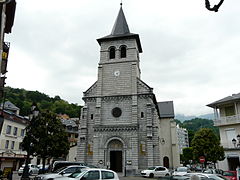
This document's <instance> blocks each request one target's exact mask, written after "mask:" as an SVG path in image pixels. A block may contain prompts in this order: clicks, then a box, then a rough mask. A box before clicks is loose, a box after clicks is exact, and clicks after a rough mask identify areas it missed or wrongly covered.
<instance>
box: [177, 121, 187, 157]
mask: <svg viewBox="0 0 240 180" xmlns="http://www.w3.org/2000/svg"><path fill="white" fill-rule="evenodd" d="M176 130H177V139H178V146H179V149H178V151H179V154H182V153H183V149H184V148H188V147H189V139H188V131H187V129H186V128H181V127H179V124H178V125H177V128H176Z"/></svg>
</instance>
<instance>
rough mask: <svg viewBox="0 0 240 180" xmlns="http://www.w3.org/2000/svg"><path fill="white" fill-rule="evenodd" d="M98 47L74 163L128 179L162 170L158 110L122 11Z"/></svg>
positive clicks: (139, 50) (137, 44) (138, 44)
mask: <svg viewBox="0 0 240 180" xmlns="http://www.w3.org/2000/svg"><path fill="white" fill-rule="evenodd" d="M97 41H98V43H99V45H100V62H99V65H98V77H97V81H96V82H95V83H93V85H92V86H91V87H90V88H89V89H88V90H87V91H85V92H84V96H83V100H84V102H85V105H84V107H83V108H82V111H81V120H80V130H79V142H78V151H77V161H81V162H86V163H88V164H93V165H97V166H99V167H103V168H109V169H112V170H114V171H116V172H123V173H127V174H134V173H137V172H139V170H141V169H145V168H147V167H149V166H153V165H160V164H162V162H161V160H160V159H161V158H160V153H159V152H160V141H159V119H160V114H159V109H158V104H157V101H156V97H155V95H154V93H153V89H152V88H151V87H149V86H148V85H147V84H146V83H145V82H143V81H142V80H141V78H140V75H141V71H140V59H139V54H140V53H142V47H141V42H140V38H139V35H138V34H134V33H131V32H130V30H129V28H128V24H127V21H126V19H125V16H124V13H123V10H122V7H121V8H120V10H119V13H118V16H117V19H116V21H115V24H114V26H113V29H112V32H111V34H110V35H108V36H105V37H103V38H99V39H97Z"/></svg>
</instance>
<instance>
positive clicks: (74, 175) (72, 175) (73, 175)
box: [68, 170, 86, 178]
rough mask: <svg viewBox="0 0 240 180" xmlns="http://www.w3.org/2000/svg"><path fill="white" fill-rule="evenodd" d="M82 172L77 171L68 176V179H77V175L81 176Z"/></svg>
mask: <svg viewBox="0 0 240 180" xmlns="http://www.w3.org/2000/svg"><path fill="white" fill-rule="evenodd" d="M84 171H86V170H79V171H77V172H74V173H72V174H70V175H69V176H68V177H70V178H75V177H77V176H78V175H79V174H81V173H82V172H84Z"/></svg>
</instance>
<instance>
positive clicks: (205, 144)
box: [192, 128, 225, 167]
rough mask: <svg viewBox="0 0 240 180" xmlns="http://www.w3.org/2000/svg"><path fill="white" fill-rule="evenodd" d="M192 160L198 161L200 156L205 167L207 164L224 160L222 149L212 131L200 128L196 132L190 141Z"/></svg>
mask: <svg viewBox="0 0 240 180" xmlns="http://www.w3.org/2000/svg"><path fill="white" fill-rule="evenodd" d="M192 148H193V158H194V159H195V160H196V161H198V159H199V157H200V156H204V157H205V164H204V165H205V167H206V164H207V162H209V161H210V162H213V163H216V162H217V161H218V160H219V161H221V160H224V158H225V157H224V151H223V147H222V146H220V140H219V138H218V137H217V136H216V135H215V133H214V132H213V130H212V129H209V128H202V129H200V130H199V131H197V132H196V133H195V135H194V138H193V140H192Z"/></svg>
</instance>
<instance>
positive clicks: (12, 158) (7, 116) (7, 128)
mask: <svg viewBox="0 0 240 180" xmlns="http://www.w3.org/2000/svg"><path fill="white" fill-rule="evenodd" d="M0 112H1V114H0V160H1V162H0V169H2V170H3V171H4V173H5V174H7V172H8V171H9V170H11V169H13V170H17V169H18V168H19V166H20V165H22V164H23V163H24V159H25V158H26V152H25V151H22V148H21V143H22V141H23V138H24V136H25V128H26V126H27V124H28V120H27V119H25V118H24V117H22V116H19V114H18V113H17V112H19V108H17V107H16V106H15V105H13V104H12V103H10V102H9V101H8V102H6V103H5V104H4V110H2V107H1V111H0Z"/></svg>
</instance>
